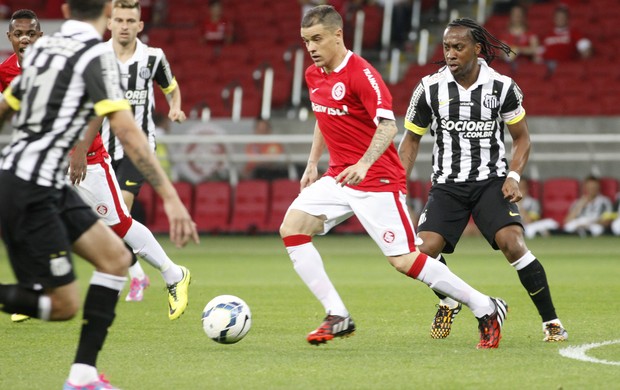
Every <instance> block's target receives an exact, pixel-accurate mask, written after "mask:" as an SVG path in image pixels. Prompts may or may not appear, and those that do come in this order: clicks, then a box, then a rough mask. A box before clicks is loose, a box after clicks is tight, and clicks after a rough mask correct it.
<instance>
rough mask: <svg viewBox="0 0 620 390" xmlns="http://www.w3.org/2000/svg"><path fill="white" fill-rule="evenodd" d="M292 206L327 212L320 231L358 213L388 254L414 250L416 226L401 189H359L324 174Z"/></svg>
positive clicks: (304, 190) (370, 233)
mask: <svg viewBox="0 0 620 390" xmlns="http://www.w3.org/2000/svg"><path fill="white" fill-rule="evenodd" d="M291 209H295V210H301V211H303V212H306V213H308V214H310V215H314V216H321V215H324V216H325V217H326V218H327V219H326V220H325V223H324V225H323V226H324V227H323V232H322V233H320V234H326V233H327V232H328V231H329V230H330V229H332V228H333V227H334V226H336V225H338V224H339V223H341V222H343V221H345V220H346V219H347V218H349V217H351V216H352V215H353V214H355V215H356V216H357V218H358V219H359V220H360V222H361V224H362V225H363V226H364V229H366V232H368V234H369V235H370V237H371V238H372V239H373V240H374V241H375V242H376V243H377V245H378V246H379V248H380V249H381V251H382V252H383V254H384V255H385V256H399V255H404V254H407V253H411V252H413V251H414V250H415V245H414V242H415V230H414V228H413V223H412V222H411V217H410V216H409V212H408V211H407V203H406V198H405V194H403V193H402V192H398V193H393V192H370V191H368V192H367V191H358V190H355V189H353V188H350V187H346V186H344V187H343V186H341V185H340V184H338V183H336V180H335V179H334V178H333V177H328V176H324V177H322V178H320V179H319V180H317V181H316V182H314V183H312V185H310V186H308V187H306V188H304V189H303V190H302V191H301V193H300V194H299V195H298V196H297V198H296V199H295V200H294V201H293V203H291V205H290V206H289V210H291Z"/></svg>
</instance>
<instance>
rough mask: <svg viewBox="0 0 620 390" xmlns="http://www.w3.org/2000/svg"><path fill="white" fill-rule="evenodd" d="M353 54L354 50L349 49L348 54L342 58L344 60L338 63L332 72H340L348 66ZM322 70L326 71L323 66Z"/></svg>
mask: <svg viewBox="0 0 620 390" xmlns="http://www.w3.org/2000/svg"><path fill="white" fill-rule="evenodd" d="M351 56H353V52H352V51H351V50H347V55H346V56H344V59H343V60H342V62H341V63H340V65H338V66H337V67H336V68H334V70H333V71H332V73H338V72H340V71H341V70H342V69H344V67H345V66H347V64H348V63H349V59H350V58H351ZM321 72H323V73H325V71H324V70H323V68H321Z"/></svg>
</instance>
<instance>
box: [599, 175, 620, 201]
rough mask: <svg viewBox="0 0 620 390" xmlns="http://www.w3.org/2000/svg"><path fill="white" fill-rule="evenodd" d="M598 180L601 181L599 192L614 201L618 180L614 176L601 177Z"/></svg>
mask: <svg viewBox="0 0 620 390" xmlns="http://www.w3.org/2000/svg"><path fill="white" fill-rule="evenodd" d="M599 182H600V183H601V194H603V195H605V196H606V197H608V198H609V199H611V201H614V200H615V199H616V196H617V195H618V191H620V184H619V183H618V180H617V179H616V178H615V177H602V178H601V179H600V180H599Z"/></svg>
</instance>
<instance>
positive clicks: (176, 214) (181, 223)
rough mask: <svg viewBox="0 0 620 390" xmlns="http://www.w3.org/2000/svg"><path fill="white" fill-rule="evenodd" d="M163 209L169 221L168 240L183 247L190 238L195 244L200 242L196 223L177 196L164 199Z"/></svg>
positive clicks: (178, 246)
mask: <svg viewBox="0 0 620 390" xmlns="http://www.w3.org/2000/svg"><path fill="white" fill-rule="evenodd" d="M164 210H165V211H166V215H167V216H168V222H169V223H170V241H172V242H173V243H174V244H175V245H176V247H177V248H182V247H184V246H185V245H186V244H187V243H188V242H189V241H190V240H192V241H194V242H195V243H196V244H199V243H200V238H199V237H198V231H197V230H196V223H195V222H194V221H193V220H192V218H191V216H190V215H189V212H188V211H187V209H186V208H185V206H184V205H183V203H182V202H181V199H179V197H178V196H176V197H175V198H171V199H168V200H164Z"/></svg>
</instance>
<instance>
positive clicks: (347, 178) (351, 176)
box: [336, 162, 370, 187]
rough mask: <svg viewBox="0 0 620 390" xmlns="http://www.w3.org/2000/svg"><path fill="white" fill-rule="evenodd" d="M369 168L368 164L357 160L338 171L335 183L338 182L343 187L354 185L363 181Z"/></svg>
mask: <svg viewBox="0 0 620 390" xmlns="http://www.w3.org/2000/svg"><path fill="white" fill-rule="evenodd" d="M369 168H370V165H368V164H365V163H362V162H357V163H356V164H354V165H351V166H350V167H347V168H345V170H344V171H342V172H340V173H339V174H338V176H336V183H339V184H340V185H341V186H343V187H344V186H345V185H350V186H356V185H358V184H360V183H361V182H363V181H364V179H365V178H366V173H368V169H369Z"/></svg>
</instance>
